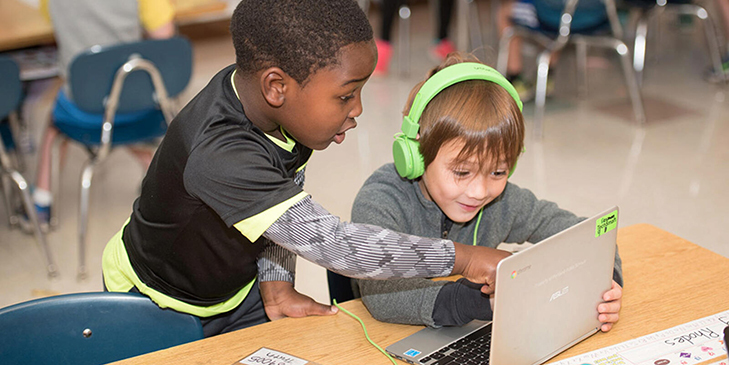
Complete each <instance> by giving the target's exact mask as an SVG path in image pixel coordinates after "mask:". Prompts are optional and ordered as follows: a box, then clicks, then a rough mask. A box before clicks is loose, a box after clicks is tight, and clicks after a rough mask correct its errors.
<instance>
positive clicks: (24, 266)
mask: <svg viewBox="0 0 729 365" xmlns="http://www.w3.org/2000/svg"><path fill="white" fill-rule="evenodd" d="M487 8H488V6H487V5H484V6H482V9H481V10H482V13H483V14H482V17H481V18H482V20H484V23H483V24H488V23H487V22H486V20H487V19H488V14H486V13H485V12H486V11H487V10H488V9H487ZM376 16H377V14H373V15H372V17H373V20H374V19H376ZM429 17H430V13H429V11H428V10H427V7H426V6H425V4H424V3H421V4H419V5H416V6H415V7H414V8H413V22H412V23H413V26H412V27H413V29H412V32H411V33H412V45H411V49H412V51H411V52H412V53H411V57H410V59H411V64H410V70H411V72H410V76H409V77H401V76H398V75H391V76H390V77H386V78H382V77H381V78H374V79H372V80H371V81H370V82H369V83H368V84H367V86H366V87H365V89H364V92H363V98H364V110H365V111H364V114H363V115H362V116H361V117H360V118H359V120H358V122H359V126H358V127H357V129H355V130H353V131H351V132H350V133H348V134H347V140H346V141H345V143H344V144H342V145H333V146H331V147H330V148H329V149H327V150H326V151H323V152H317V153H315V157H314V158H313V159H312V161H311V162H310V164H309V168H308V171H307V172H308V174H307V183H306V190H307V191H308V192H309V193H311V194H312V196H313V197H314V199H316V200H317V201H319V202H320V203H321V204H323V206H325V207H326V208H328V209H329V210H330V211H331V212H332V213H334V214H336V215H339V216H341V217H342V219H344V220H348V219H349V215H350V213H349V211H350V206H351V203H352V201H353V199H354V196H355V194H356V192H357V190H358V189H359V187H360V186H361V184H362V182H363V181H364V180H365V178H367V176H368V175H369V174H370V173H371V172H372V171H373V170H374V169H376V168H377V167H379V166H380V165H382V164H384V163H387V162H389V161H391V156H390V145H391V140H392V135H393V134H394V133H395V132H397V130H398V129H399V126H400V110H401V109H402V106H403V103H404V102H405V98H406V96H407V93H408V91H409V90H410V88H411V87H412V85H414V84H415V83H416V82H417V81H418V80H419V79H420V77H421V76H422V75H424V73H425V72H426V71H427V70H428V68H430V67H432V66H434V65H435V63H434V62H433V61H431V60H430V59H429V58H428V52H427V48H428V46H429V44H430V42H431V37H430V34H432V33H433V30H432V29H431V27H430V21H429V19H430V18H429ZM374 23H376V21H375V22H374ZM663 23H664V24H663V25H664V27H663V31H664V35H663V36H662V37H660V39H652V40H649V42H653V43H649V63H648V66H647V72H646V75H645V84H644V88H643V95H644V98H645V103H646V110H647V114H648V118H649V120H648V123H647V124H646V125H645V127H643V128H640V127H638V126H636V125H635V123H634V122H633V120H632V110H631V109H630V108H631V106H630V103H629V101H628V99H627V91H626V88H625V85H624V83H623V81H622V80H623V78H622V75H621V71H620V68H619V67H618V66H619V64H618V62H617V56H616V55H613V54H609V53H600V52H596V53H591V56H592V59H591V62H590V64H591V68H590V70H589V74H590V80H589V94H588V96H587V98H586V99H584V100H580V99H578V98H577V96H576V95H577V91H576V90H577V87H576V82H575V80H576V77H575V71H574V69H575V67H574V65H575V62H574V57H573V55H572V53H571V52H569V51H568V52H566V54H564V55H563V57H562V58H561V60H560V63H559V65H558V67H557V69H556V74H555V79H556V81H557V85H556V93H555V94H554V96H553V97H552V98H551V99H549V100H548V104H547V114H546V121H545V132H544V139H543V140H541V141H537V140H535V139H534V138H532V137H531V135H530V136H529V137H528V138H527V141H526V153H525V154H524V156H523V157H522V158H521V159H520V160H519V168H518V170H517V171H516V173H515V175H514V176H513V177H512V178H511V181H512V182H514V183H516V184H519V185H520V186H524V187H529V188H531V189H532V190H533V191H534V192H535V193H536V194H537V195H538V196H539V197H541V198H544V199H549V200H552V201H556V202H558V203H559V204H560V205H561V206H562V207H564V208H567V209H570V210H572V211H574V212H576V213H577V214H580V215H591V214H593V213H595V212H597V211H599V210H601V209H603V208H606V207H608V206H610V205H612V204H617V205H619V206H620V209H621V219H620V225H621V226H628V225H631V224H635V223H650V224H653V225H655V226H658V227H660V228H662V229H665V230H667V231H670V232H672V233H674V234H677V235H679V236H681V237H684V238H686V239H688V240H690V241H692V242H695V243H697V244H699V245H701V246H704V247H706V248H708V249H710V250H712V251H714V252H717V253H719V254H721V255H724V256H727V257H729V242H728V241H727V239H726V234H725V232H724V229H725V228H726V226H727V224H729V190H728V189H727V181H729V143H727V142H726V141H724V142H722V141H723V140H724V138H727V139H729V103H728V102H727V101H725V97H726V92H727V91H728V90H729V88H727V87H725V86H721V85H712V84H709V83H707V82H705V81H704V80H703V79H702V74H703V72H704V71H705V69H706V67H707V65H709V64H710V63H709V61H708V56H707V52H706V45H705V42H704V39H703V34H704V33H703V29H701V26H700V25H699V24H695V23H694V24H693V25H691V24H689V25H681V26H679V25H678V24H679V23H678V22H676V21H674V20H670V19H667V20H664V22H663ZM483 28H484V30H485V37H484V39H487V40H488V39H492V38H491V37H490V35H489V34H488V31H487V29H488V28H489V27H487V26H486V25H484V26H483ZM376 29H377V27H376ZM197 33H198V34H199V33H201V31H200V30H198V31H197ZM203 33H210V32H207V31H203ZM492 49H493V47H492V48H488V47H487V49H486V52H485V53H486V54H487V56H488V57H487V58H488V59H487V61H488V62H491V61H493V60H494V59H495V58H494V53H493V51H492ZM194 52H195V70H194V75H193V77H194V78H193V80H192V83H191V85H190V87H189V89H188V92H187V95H186V98H189V97H191V96H192V95H193V94H194V93H195V92H196V91H197V90H199V89H200V88H202V87H203V86H204V85H205V83H206V82H207V80H208V79H209V78H210V77H211V76H212V75H213V74H214V73H215V72H216V71H217V70H219V69H220V68H222V67H223V66H225V65H227V64H230V63H232V62H233V50H232V46H231V42H230V40H229V39H228V36H227V35H225V34H222V35H219V36H212V35H210V36H207V37H196V38H195V41H194ZM394 61H395V64H393V65H392V70H397V63H396V62H397V55H396V56H395V60H394ZM51 100H52V95H50V94H45V95H41V96H39V97H36V98H35V99H33V100H30V104H29V106H28V109H27V110H28V112H27V116H28V118H29V120H30V121H31V123H32V125H34V129H35V133H36V137H37V136H38V134H39V133H40V130H41V129H42V128H41V126H42V124H43V121H44V120H45V116H46V115H47V113H48V110H49V108H50V103H51ZM525 115H526V120H527V128H528V129H531V128H532V120H533V105H532V104H527V105H526V107H525ZM82 156H83V153H82V150H81V149H80V148H78V147H72V148H70V149H69V152H68V156H67V162H66V165H65V168H64V172H63V187H62V189H63V192H62V195H61V196H60V197H59V201H58V202H57V206H58V207H59V209H60V211H61V218H62V220H61V224H60V227H59V228H58V230H56V231H54V232H51V233H50V234H49V235H48V240H49V241H50V245H51V249H52V250H53V253H54V255H55V258H56V261H57V262H58V266H59V269H60V272H61V276H60V277H59V278H57V279H53V280H49V279H47V277H46V273H45V271H44V267H43V263H42V256H41V254H40V250H39V249H38V247H37V245H36V243H35V241H34V239H33V237H32V236H28V235H25V234H23V233H21V232H19V231H18V230H9V229H8V226H7V223H6V222H7V219H6V216H7V212H5V211H4V210H3V209H0V307H1V306H5V305H9V304H13V303H17V302H20V301H24V300H28V299H32V298H35V297H39V296H43V295H48V294H53V293H69V292H78V291H95V290H100V288H101V268H100V256H101V252H102V249H103V247H104V245H105V243H106V241H107V240H108V239H109V237H110V236H111V235H112V234H114V233H115V232H116V231H117V230H118V229H119V227H120V226H121V224H122V223H123V222H124V220H125V219H126V218H127V217H128V215H129V212H130V207H131V204H132V201H133V200H134V199H135V197H136V194H137V192H138V185H139V183H140V182H141V179H142V177H143V172H142V170H141V169H140V168H139V166H138V165H137V163H136V162H135V160H134V159H132V158H131V157H130V155H129V154H128V153H126V152H125V151H123V150H119V151H115V152H114V153H113V154H112V156H111V158H110V159H109V160H108V161H107V163H106V164H105V165H104V166H103V167H102V168H100V169H99V170H98V174H97V175H96V176H95V177H94V182H93V188H92V197H91V199H92V205H91V221H90V228H89V237H90V239H89V242H90V247H89V248H88V252H87V260H88V263H89V265H88V270H89V278H88V279H87V280H86V281H82V282H78V281H77V280H76V277H75V267H76V265H77V262H78V259H77V243H76V235H77V234H76V229H77V228H76V224H77V218H76V216H77V198H78V187H77V184H78V179H79V173H80V168H81V159H82ZM34 158H35V156H31V157H30V158H29V159H28V160H29V163H30V164H31V165H32V164H33V162H34ZM26 175H27V176H29V177H32V176H33V175H34V173H33V169H29V170H28V171H27V172H26ZM677 269H680V268H677ZM629 284H630V283H628V285H629ZM297 287H298V288H299V289H300V290H301V291H303V292H305V293H308V294H309V295H311V296H313V297H314V298H315V299H317V300H319V301H327V300H328V296H327V289H326V279H325V275H324V271H323V269H321V268H318V267H316V266H313V265H311V264H309V263H308V262H305V261H300V264H299V268H298V278H297Z"/></svg>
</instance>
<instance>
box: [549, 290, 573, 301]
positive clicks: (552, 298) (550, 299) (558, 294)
mask: <svg viewBox="0 0 729 365" xmlns="http://www.w3.org/2000/svg"><path fill="white" fill-rule="evenodd" d="M569 291H570V287H569V286H565V287H564V288H562V290H559V291H557V292H556V293H554V294H552V297H551V298H549V301H550V302H551V301H553V300H555V299H557V298H559V297H561V296H563V295H565V294H567V292H569Z"/></svg>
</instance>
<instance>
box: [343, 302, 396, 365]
mask: <svg viewBox="0 0 729 365" xmlns="http://www.w3.org/2000/svg"><path fill="white" fill-rule="evenodd" d="M332 303H334V305H335V306H336V307H337V308H339V310H341V311H342V312H344V313H347V314H348V315H350V316H351V317H352V318H354V319H356V320H357V321H358V322H359V324H360V325H362V330H363V331H364V335H365V338H367V341H369V343H370V344H371V345H372V346H374V347H375V348H376V349H378V350H380V352H381V353H383V354H384V355H385V356H387V358H388V359H390V361H392V363H393V364H395V365H397V363H396V362H395V360H394V359H393V358H392V356H390V355H389V354H388V353H387V352H385V350H383V349H382V348H381V347H380V346H377V344H376V343H374V341H372V340H371V339H370V336H369V335H368V334H367V328H366V327H365V324H364V322H362V320H361V319H359V317H357V316H356V315H354V314H353V313H352V312H350V311H348V310H346V309H344V308H342V307H341V306H340V305H339V304H337V300H336V299H332Z"/></svg>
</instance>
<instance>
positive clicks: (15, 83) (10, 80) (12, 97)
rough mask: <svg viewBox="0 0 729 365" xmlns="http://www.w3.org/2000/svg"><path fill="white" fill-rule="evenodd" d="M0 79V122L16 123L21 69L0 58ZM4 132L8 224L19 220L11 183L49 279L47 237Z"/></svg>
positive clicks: (52, 267)
mask: <svg viewBox="0 0 729 365" xmlns="http://www.w3.org/2000/svg"><path fill="white" fill-rule="evenodd" d="M0 80H2V82H0V121H2V120H5V119H8V120H11V121H12V120H16V124H17V118H18V114H17V110H18V108H19V107H20V102H21V94H22V84H21V82H20V70H19V68H18V65H17V64H16V63H15V62H14V61H13V60H12V59H10V58H7V57H0ZM0 124H2V122H0ZM6 131H7V132H8V133H5V134H3V137H4V138H0V175H2V180H0V185H2V188H3V192H4V193H5V206H6V208H7V210H8V217H9V221H10V225H11V226H15V225H18V224H19V220H20V218H19V217H18V216H17V215H15V209H14V207H13V204H12V203H13V196H12V194H11V192H10V191H9V190H8V188H9V186H8V185H9V182H10V181H12V182H13V185H14V186H15V187H16V188H17V191H18V192H19V193H20V197H21V200H22V204H23V207H24V208H25V212H26V214H27V215H28V220H29V221H30V223H31V225H32V226H33V232H34V234H35V238H36V240H37V241H38V244H39V245H40V247H41V250H42V251H43V256H44V259H45V263H46V270H47V271H48V276H49V277H53V276H56V275H58V271H57V269H56V264H55V262H54V261H53V255H51V250H50V248H49V247H48V242H47V241H46V236H45V234H44V233H43V232H42V231H41V229H40V225H39V223H38V217H37V215H36V211H35V206H34V204H33V201H32V200H31V197H30V189H29V186H28V183H27V181H26V180H25V178H24V177H23V175H21V174H20V172H18V170H17V169H16V168H15V167H14V166H13V163H12V161H11V159H10V156H9V154H8V150H7V149H6V142H4V140H6V141H8V142H11V143H12V142H13V141H12V134H11V133H9V132H10V131H11V129H10V128H8V129H6ZM0 134H1V133H0Z"/></svg>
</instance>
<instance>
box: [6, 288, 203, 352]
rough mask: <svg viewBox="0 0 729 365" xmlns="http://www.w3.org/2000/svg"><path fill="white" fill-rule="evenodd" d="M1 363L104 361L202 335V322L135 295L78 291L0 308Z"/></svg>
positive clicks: (183, 341) (176, 343) (150, 350)
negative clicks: (77, 292)
mask: <svg viewBox="0 0 729 365" xmlns="http://www.w3.org/2000/svg"><path fill="white" fill-rule="evenodd" d="M0 329H2V330H0V363H1V364H51V363H57V364H103V363H108V362H112V361H117V360H121V359H125V358H129V357H132V356H137V355H141V354H144V353H148V352H152V351H156V350H160V349H164V348H167V347H172V346H176V345H179V344H183V343H186V342H190V341H195V340H199V339H201V338H203V331H202V326H201V324H200V320H199V319H198V318H197V317H195V316H192V315H189V314H183V313H179V312H175V311H172V310H169V309H161V308H159V307H158V306H157V305H156V304H154V303H153V302H152V301H151V300H150V299H149V298H147V297H145V296H143V295H140V294H136V293H108V292H98V293H79V294H67V295H60V296H55V297H48V298H42V299H37V300H32V301H29V302H25V303H20V304H16V305H13V306H10V307H6V308H3V309H0Z"/></svg>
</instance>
